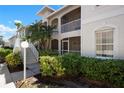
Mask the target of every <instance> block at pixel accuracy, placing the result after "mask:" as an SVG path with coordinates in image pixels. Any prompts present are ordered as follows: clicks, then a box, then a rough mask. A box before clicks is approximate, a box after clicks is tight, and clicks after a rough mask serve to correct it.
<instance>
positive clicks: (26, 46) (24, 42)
mask: <svg viewBox="0 0 124 93" xmlns="http://www.w3.org/2000/svg"><path fill="white" fill-rule="evenodd" d="M21 47H22V48H24V62H23V64H24V80H25V79H26V48H28V47H29V44H28V42H27V41H23V42H22V43H21Z"/></svg>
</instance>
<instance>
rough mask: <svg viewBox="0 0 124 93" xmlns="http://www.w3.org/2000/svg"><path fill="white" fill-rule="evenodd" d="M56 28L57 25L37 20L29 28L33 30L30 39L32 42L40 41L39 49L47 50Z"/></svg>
mask: <svg viewBox="0 0 124 93" xmlns="http://www.w3.org/2000/svg"><path fill="white" fill-rule="evenodd" d="M54 29H55V27H53V26H49V25H48V26H47V25H44V24H43V23H42V21H40V22H37V21H36V22H35V23H33V24H32V25H30V26H29V28H28V30H29V31H31V36H30V40H31V41H32V42H38V44H39V49H44V50H47V49H49V46H50V39H51V35H52V33H53V31H54ZM28 38H29V36H28Z"/></svg>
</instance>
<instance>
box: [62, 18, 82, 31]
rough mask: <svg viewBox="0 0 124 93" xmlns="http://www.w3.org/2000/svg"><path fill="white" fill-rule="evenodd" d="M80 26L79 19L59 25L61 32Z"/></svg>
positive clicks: (73, 29)
mask: <svg viewBox="0 0 124 93" xmlns="http://www.w3.org/2000/svg"><path fill="white" fill-rule="evenodd" d="M80 27H81V19H77V20H74V21H71V22H68V23H65V24H63V25H61V32H62V33H64V32H70V31H75V30H80Z"/></svg>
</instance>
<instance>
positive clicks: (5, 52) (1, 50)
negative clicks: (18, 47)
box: [0, 48, 12, 58]
mask: <svg viewBox="0 0 124 93" xmlns="http://www.w3.org/2000/svg"><path fill="white" fill-rule="evenodd" d="M10 53H12V50H11V49H4V48H0V56H1V57H2V58H5V57H6V56H7V55H8V54H10Z"/></svg>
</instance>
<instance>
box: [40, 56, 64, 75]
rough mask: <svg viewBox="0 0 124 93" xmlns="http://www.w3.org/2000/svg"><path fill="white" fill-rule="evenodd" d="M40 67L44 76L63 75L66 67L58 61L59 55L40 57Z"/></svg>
mask: <svg viewBox="0 0 124 93" xmlns="http://www.w3.org/2000/svg"><path fill="white" fill-rule="evenodd" d="M40 68H41V73H42V75H43V76H61V75H63V74H64V69H63V68H62V65H61V63H60V62H59V61H58V57H50V56H42V57H40Z"/></svg>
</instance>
